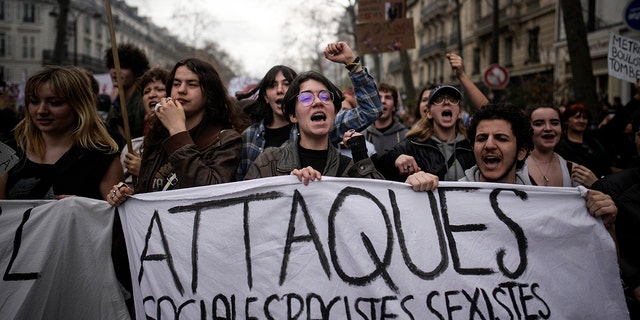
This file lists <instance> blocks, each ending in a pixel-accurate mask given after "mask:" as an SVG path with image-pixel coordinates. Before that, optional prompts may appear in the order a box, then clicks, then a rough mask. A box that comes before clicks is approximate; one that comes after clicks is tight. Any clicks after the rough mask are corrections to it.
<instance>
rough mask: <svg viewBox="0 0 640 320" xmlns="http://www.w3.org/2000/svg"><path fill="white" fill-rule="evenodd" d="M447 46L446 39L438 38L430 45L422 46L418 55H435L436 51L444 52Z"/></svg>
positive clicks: (423, 57) (424, 57) (421, 57)
mask: <svg viewBox="0 0 640 320" xmlns="http://www.w3.org/2000/svg"><path fill="white" fill-rule="evenodd" d="M446 48H447V43H446V42H445V41H444V39H438V40H436V41H435V42H433V43H431V44H430V45H428V46H422V47H421V48H420V50H419V51H418V56H419V57H420V59H426V58H428V57H430V56H432V55H435V54H436V53H439V52H440V53H442V52H444V51H446Z"/></svg>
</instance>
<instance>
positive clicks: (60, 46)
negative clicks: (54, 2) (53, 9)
mask: <svg viewBox="0 0 640 320" xmlns="http://www.w3.org/2000/svg"><path fill="white" fill-rule="evenodd" d="M58 6H59V8H60V12H59V13H58V18H57V20H56V44H55V46H54V48H53V56H52V57H51V64H62V63H63V61H64V57H65V55H66V53H67V41H66V39H67V24H68V21H69V7H70V6H71V0H58Z"/></svg>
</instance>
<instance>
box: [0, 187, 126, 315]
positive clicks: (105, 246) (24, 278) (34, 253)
mask: <svg viewBox="0 0 640 320" xmlns="http://www.w3.org/2000/svg"><path fill="white" fill-rule="evenodd" d="M113 215H114V210H113V208H111V206H109V205H108V204H107V203H106V202H104V201H98V200H93V199H87V198H81V197H70V198H66V199H63V200H59V201H18V200H4V201H0V270H1V271H2V280H1V281H0V319H105V320H106V319H129V314H128V313H127V308H126V306H125V304H124V298H123V296H122V294H121V293H120V289H119V286H118V282H117V280H116V276H115V272H114V270H113V264H112V263H111V229H112V225H113V217H114V216H113Z"/></svg>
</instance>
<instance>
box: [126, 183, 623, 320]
mask: <svg viewBox="0 0 640 320" xmlns="http://www.w3.org/2000/svg"><path fill="white" fill-rule="evenodd" d="M119 210H120V214H121V217H122V221H123V227H124V229H125V235H126V237H127V247H128V254H129V260H130V264H131V272H132V279H133V282H134V298H135V302H136V311H137V318H138V319H145V318H146V319H160V318H162V319H205V318H206V319H384V318H396V319H498V318H499V319H594V320H596V319H597V320H601V319H628V313H627V310H626V305H625V301H624V297H623V293H622V287H621V282H620V278H619V272H618V265H617V262H616V252H615V246H614V243H613V241H612V239H611V238H610V236H609V234H608V233H607V232H606V230H605V228H604V227H603V225H602V223H601V221H600V220H598V219H595V218H593V217H591V216H590V215H589V214H588V213H587V211H586V207H585V201H584V199H583V198H582V197H581V196H580V192H579V191H578V189H574V188H552V187H535V186H518V185H504V184H483V183H460V182H443V183H441V187H440V188H439V189H438V190H437V192H436V193H427V192H414V191H412V190H411V189H410V188H409V187H408V186H407V185H405V184H401V183H395V182H389V181H376V180H367V179H345V178H330V177H323V180H322V181H320V182H311V183H310V184H309V185H308V186H304V185H302V184H301V183H300V182H298V181H297V179H296V178H295V177H293V176H284V177H276V178H267V179H258V180H252V181H244V182H238V183H231V184H223V185H217V186H208V187H200V188H191V189H184V190H175V191H168V192H160V193H150V194H141V195H137V196H135V197H134V198H131V199H129V200H128V201H127V202H126V203H125V204H124V205H123V206H121V207H120V209H119ZM138 284H139V285H138Z"/></svg>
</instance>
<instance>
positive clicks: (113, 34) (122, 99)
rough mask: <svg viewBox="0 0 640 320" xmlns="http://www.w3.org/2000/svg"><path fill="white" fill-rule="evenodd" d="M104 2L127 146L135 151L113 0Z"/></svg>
mask: <svg viewBox="0 0 640 320" xmlns="http://www.w3.org/2000/svg"><path fill="white" fill-rule="evenodd" d="M104 2H105V6H106V9H107V20H108V21H109V34H110V36H111V52H112V53H113V64H114V66H115V67H116V82H117V85H118V97H119V98H120V108H121V112H122V122H123V125H124V138H125V139H126V141H127V148H129V152H134V151H133V145H132V144H131V131H130V130H129V115H128V114H127V103H126V99H125V96H124V90H123V87H122V71H121V70H120V58H119V57H118V44H117V43H116V32H115V30H114V28H113V16H112V15H111V1H110V0H105V1H104Z"/></svg>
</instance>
